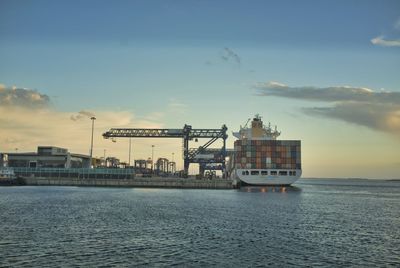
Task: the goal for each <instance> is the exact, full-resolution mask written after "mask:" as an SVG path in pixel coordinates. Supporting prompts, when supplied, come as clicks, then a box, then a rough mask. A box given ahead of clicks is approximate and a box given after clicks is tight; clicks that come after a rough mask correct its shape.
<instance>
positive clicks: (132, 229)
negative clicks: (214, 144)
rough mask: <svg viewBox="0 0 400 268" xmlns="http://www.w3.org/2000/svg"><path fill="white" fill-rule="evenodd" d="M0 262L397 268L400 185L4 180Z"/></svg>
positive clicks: (14, 264) (0, 264) (15, 264)
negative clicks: (110, 184) (211, 186)
mask: <svg viewBox="0 0 400 268" xmlns="http://www.w3.org/2000/svg"><path fill="white" fill-rule="evenodd" d="M0 216H1V218H0V267H4V266H12V267H22V266H25V267H32V266H34V267H60V266H62V267H66V266H75V267H76V266H85V267H87V266H91V267H93V266H105V267H109V266H115V267H121V266H131V267H137V266H172V265H175V266H190V267H193V266H201V267H209V266H214V267H228V266H231V267H257V266H258V267H263V266H278V267H288V266H313V267H315V266H325V267H326V266H328V267H332V266H346V267H348V266H355V267H377V266H378V267H379V266H384V267H388V266H393V267H399V266H400V182H379V181H362V180H359V181H343V180H300V181H299V182H298V183H296V184H295V187H293V188H290V189H289V190H288V191H287V192H286V193H280V192H272V190H271V189H268V191H267V192H261V191H260V189H256V188H251V189H243V190H240V191H239V190H174V189H171V190H170V189H129V188H84V187H82V188H78V187H28V186H26V187H0Z"/></svg>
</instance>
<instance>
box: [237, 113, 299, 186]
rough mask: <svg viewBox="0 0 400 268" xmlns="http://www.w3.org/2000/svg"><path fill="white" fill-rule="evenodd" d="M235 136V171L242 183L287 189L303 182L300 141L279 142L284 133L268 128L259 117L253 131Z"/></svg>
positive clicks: (246, 130)
mask: <svg viewBox="0 0 400 268" xmlns="http://www.w3.org/2000/svg"><path fill="white" fill-rule="evenodd" d="M249 121H250V120H249ZM246 125H247V124H246ZM233 135H234V136H235V137H236V138H238V140H237V141H235V147H234V150H235V157H234V158H235V160H234V161H235V171H236V176H237V177H238V178H239V179H240V180H241V181H242V182H244V183H246V184H250V185H282V186H284V185H290V184H292V183H294V182H295V181H296V180H298V179H299V178H300V176H301V172H302V171H301V142H300V140H277V138H278V137H279V135H280V132H279V131H278V130H277V128H276V126H275V128H274V129H272V128H271V124H268V126H264V125H263V122H262V120H261V117H260V116H259V115H256V116H255V117H254V118H253V120H252V121H251V126H250V127H247V126H244V127H240V130H239V131H238V132H234V133H233Z"/></svg>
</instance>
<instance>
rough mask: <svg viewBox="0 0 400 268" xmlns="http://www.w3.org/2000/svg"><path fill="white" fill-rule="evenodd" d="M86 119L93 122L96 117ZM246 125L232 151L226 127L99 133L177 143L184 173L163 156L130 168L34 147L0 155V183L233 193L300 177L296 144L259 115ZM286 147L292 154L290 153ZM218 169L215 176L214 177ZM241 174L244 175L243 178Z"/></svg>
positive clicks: (109, 159) (108, 160)
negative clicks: (193, 166) (218, 145)
mask: <svg viewBox="0 0 400 268" xmlns="http://www.w3.org/2000/svg"><path fill="white" fill-rule="evenodd" d="M91 119H92V122H94V120H93V119H95V118H91ZM249 121H250V119H249V120H248V121H247V123H248V122H249ZM247 123H246V125H245V127H243V128H242V127H241V128H240V133H242V134H243V137H241V136H237V133H234V135H235V134H236V135H235V136H236V137H237V138H239V140H237V141H236V142H235V148H233V149H227V148H226V140H227V138H228V134H227V130H228V128H227V127H226V125H222V127H221V128H219V129H194V128H192V126H191V125H187V124H185V125H184V126H183V128H181V129H149V128H112V129H110V130H108V131H106V132H104V133H103V134H102V136H103V138H105V139H110V140H111V141H115V140H116V139H120V138H147V139H149V138H153V139H154V138H161V139H182V156H183V170H179V171H178V170H176V163H175V162H174V161H171V160H169V159H167V158H158V159H157V160H156V161H153V159H152V158H153V157H152V158H149V159H147V160H146V159H136V160H134V161H133V162H134V165H133V166H131V165H129V164H128V163H123V162H120V161H119V159H117V158H115V157H107V158H105V157H104V158H93V157H92V153H90V155H83V154H75V153H71V152H69V151H68V150H67V149H65V148H59V147H54V146H39V147H38V148H37V151H36V152H20V153H18V152H15V153H1V154H0V170H1V171H0V174H3V175H2V178H0V184H1V182H2V181H3V182H4V181H5V180H7V181H8V182H9V181H10V179H11V178H12V177H15V178H19V180H18V183H19V184H20V183H21V179H22V181H23V182H24V183H26V184H28V185H71V186H119V187H170V188H205V189H232V188H237V187H240V185H241V183H246V184H247V183H248V181H249V180H248V179H253V178H254V179H255V178H256V179H257V183H256V184H257V185H263V184H265V185H268V186H274V185H275V186H282V187H283V186H288V185H290V184H291V183H293V182H294V181H295V180H296V179H298V178H299V177H300V175H301V165H300V141H277V140H276V137H277V136H279V135H278V134H280V132H279V133H278V132H277V130H276V129H275V131H272V130H271V127H270V125H269V126H264V125H263V123H262V121H261V117H260V116H258V115H256V116H255V117H254V118H253V121H252V122H251V126H250V127H247ZM244 133H246V135H244ZM253 136H254V137H253ZM199 140H203V143H202V145H201V146H199V147H197V148H192V147H190V144H191V142H192V141H195V142H196V143H197V142H199ZM218 140H220V141H222V147H221V148H215V147H214V148H212V147H211V145H213V144H214V143H215V142H216V141H218ZM260 140H261V141H260ZM262 140H264V141H262ZM246 144H249V145H250V146H247V147H246V146H245V145H246ZM257 145H260V146H257ZM261 145H262V146H261ZM291 145H292V146H291ZM291 148H292V149H293V150H294V151H290V150H291ZM92 151H93V124H92V141H91V150H90V152H92ZM271 161H272V162H271ZM129 162H130V161H129ZM191 164H197V165H198V167H199V170H198V174H197V175H195V176H189V166H190V165H191ZM217 171H218V172H219V174H221V175H220V176H217V175H216V174H217ZM238 172H239V173H238ZM246 172H247V173H248V174H249V176H243V175H245V174H247V173H246ZM256 173H257V174H256ZM242 178H245V179H242ZM250 181H251V180H250ZM253 181H254V180H253ZM287 181H291V182H290V183H287Z"/></svg>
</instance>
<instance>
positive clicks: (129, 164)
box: [128, 138, 131, 166]
mask: <svg viewBox="0 0 400 268" xmlns="http://www.w3.org/2000/svg"><path fill="white" fill-rule="evenodd" d="M128 166H131V138H129V159H128Z"/></svg>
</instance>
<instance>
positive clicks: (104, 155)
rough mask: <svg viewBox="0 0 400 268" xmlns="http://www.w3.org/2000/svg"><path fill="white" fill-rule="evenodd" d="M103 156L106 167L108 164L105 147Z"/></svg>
mask: <svg viewBox="0 0 400 268" xmlns="http://www.w3.org/2000/svg"><path fill="white" fill-rule="evenodd" d="M103 158H104V166H105V167H106V166H107V161H106V149H104V156H103Z"/></svg>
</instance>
